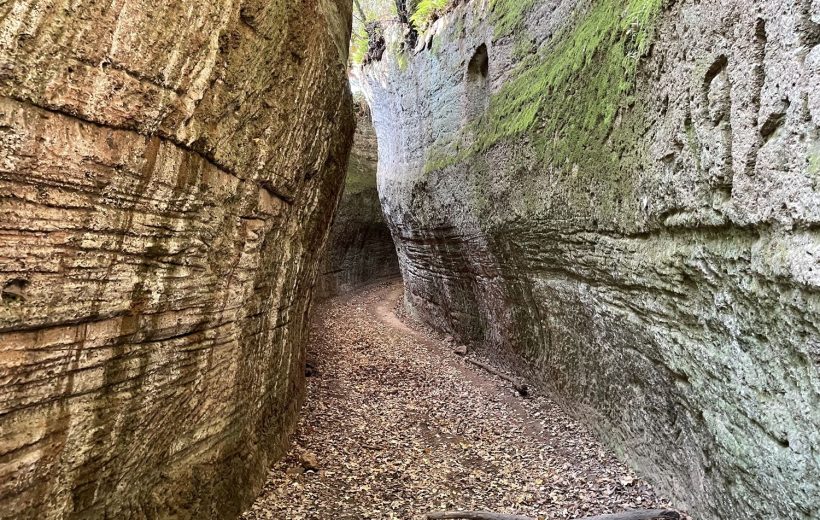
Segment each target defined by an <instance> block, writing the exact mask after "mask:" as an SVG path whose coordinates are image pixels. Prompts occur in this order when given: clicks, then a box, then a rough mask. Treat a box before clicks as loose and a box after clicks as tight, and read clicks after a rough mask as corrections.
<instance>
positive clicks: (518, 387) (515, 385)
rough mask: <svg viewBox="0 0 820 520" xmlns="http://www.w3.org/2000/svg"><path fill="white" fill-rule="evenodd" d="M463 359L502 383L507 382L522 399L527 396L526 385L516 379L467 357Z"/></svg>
mask: <svg viewBox="0 0 820 520" xmlns="http://www.w3.org/2000/svg"><path fill="white" fill-rule="evenodd" d="M464 359H466V360H467V361H468V362H470V363H472V364H473V365H475V366H477V367H480V368H483V369H484V370H486V371H487V372H489V373H491V374H494V375H497V376H498V377H500V378H501V379H503V380H504V381H507V382H509V383H511V384H512V385H513V388H515V391H516V392H518V393H519V394H521V396H522V397H526V396H528V395H529V389H528V388H527V385H525V384H524V383H523V382H522V381H521V380H519V379H516V378H514V377H512V376H508V375H507V374H505V373H504V372H501V371H500V370H496V369H495V368H493V367H491V366H490V365H487V364H485V363H482V362H481V361H478V360H476V359H473V358H469V357H465V358H464Z"/></svg>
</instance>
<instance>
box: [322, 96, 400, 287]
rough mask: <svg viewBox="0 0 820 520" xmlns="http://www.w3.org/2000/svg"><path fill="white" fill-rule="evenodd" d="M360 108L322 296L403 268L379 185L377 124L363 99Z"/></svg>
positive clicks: (326, 257) (325, 258) (327, 255)
mask: <svg viewBox="0 0 820 520" xmlns="http://www.w3.org/2000/svg"><path fill="white" fill-rule="evenodd" d="M356 114H357V115H356V134H355V138H354V140H353V149H352V150H351V154H350V162H349V165H348V172H347V180H346V181H345V188H344V192H343V194H342V199H341V201H340V202H339V209H338V210H337V212H336V216H335V219H334V221H333V226H332V227H331V231H330V238H329V239H328V242H327V246H326V250H325V254H324V255H323V260H322V264H321V266H320V274H319V281H318V284H317V291H316V292H317V297H319V298H328V297H331V296H335V295H339V294H344V293H349V292H351V291H353V290H355V289H357V288H359V287H362V286H364V285H367V284H368V283H372V282H374V281H377V280H381V279H387V278H392V277H398V276H399V274H400V273H399V262H398V257H397V256H396V247H395V245H394V244H393V237H392V236H391V234H390V229H389V228H388V227H387V223H386V222H385V220H384V215H383V214H382V209H381V203H380V202H379V193H378V191H377V189H376V166H377V163H378V145H377V141H376V130H375V128H373V120H372V118H371V115H370V109H369V108H368V106H367V104H366V103H364V101H361V102H359V103H357V104H356Z"/></svg>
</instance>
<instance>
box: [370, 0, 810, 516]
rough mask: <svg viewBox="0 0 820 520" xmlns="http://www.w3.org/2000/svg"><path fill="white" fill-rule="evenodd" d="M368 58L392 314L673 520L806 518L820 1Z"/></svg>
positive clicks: (659, 5) (541, 18) (564, 8)
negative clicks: (589, 441) (517, 396)
mask: <svg viewBox="0 0 820 520" xmlns="http://www.w3.org/2000/svg"><path fill="white" fill-rule="evenodd" d="M388 36H389V38H388V40H389V41H388V45H387V48H388V52H385V55H384V57H383V59H382V61H381V62H375V63H372V64H370V65H369V66H367V67H366V69H365V73H366V75H367V78H368V89H367V91H368V98H369V101H370V103H371V106H372V108H373V113H374V122H375V126H376V130H377V134H378V138H379V153H380V158H379V159H380V162H379V189H380V195H381V197H382V200H383V202H384V208H385V213H386V216H387V219H388V223H389V225H390V227H391V230H392V232H393V235H394V238H395V239H396V243H397V247H398V251H399V258H400V262H401V267H402V271H403V275H404V280H405V286H406V299H407V302H408V304H409V307H410V309H411V310H412V311H413V312H414V313H415V314H417V315H418V316H419V317H421V318H422V319H424V320H426V321H427V322H428V323H430V324H432V325H434V326H436V327H438V328H440V329H444V330H446V331H449V332H450V333H452V334H455V335H458V336H460V338H461V340H463V341H466V340H472V341H474V342H475V343H477V344H483V345H485V346H486V348H487V349H488V351H489V352H491V353H493V354H494V355H496V356H498V357H502V356H504V357H511V358H514V357H517V358H520V359H523V360H524V363H523V364H524V366H525V368H526V369H527V370H530V371H531V372H532V373H533V374H534V375H535V377H537V378H539V379H540V380H541V381H542V382H543V383H544V385H545V386H547V387H549V388H550V389H551V390H552V391H553V392H554V393H555V394H556V395H559V396H561V397H562V398H563V399H564V400H565V401H566V403H567V405H568V409H570V410H572V411H574V412H575V413H577V414H578V416H579V417H580V418H581V419H583V420H584V421H586V422H587V423H588V424H590V425H591V426H592V427H593V428H595V429H596V430H597V431H598V433H599V434H600V436H601V437H603V438H604V439H605V440H606V441H608V442H609V444H611V445H612V446H614V447H615V448H616V450H617V451H618V452H619V453H620V454H621V455H622V456H623V457H624V458H625V459H627V461H628V462H629V463H630V464H632V465H633V466H634V467H635V468H637V469H638V470H639V471H640V472H641V473H642V474H643V475H646V476H648V477H649V478H650V479H651V480H652V481H654V483H655V484H657V485H658V486H659V488H660V489H663V490H665V492H666V493H668V494H670V495H671V496H673V497H675V498H676V500H677V501H678V503H679V504H680V505H682V506H684V507H687V508H691V512H692V516H693V518H698V519H701V520H710V519H711V520H742V519H747V518H756V519H771V520H775V519H777V520H782V519H799V520H804V519H808V518H818V517H820V488H819V487H818V483H820V451H819V450H820V234H818V229H820V2H817V1H816V0H813V1H811V0H765V1H757V2H752V1H745V0H731V1H722V2H699V1H694V0H678V1H674V2H673V1H662V0H527V1H520V2H519V1H517V0H515V1H514V0H492V1H491V0H473V1H471V2H469V3H466V4H462V5H461V6H460V7H458V8H456V9H455V10H454V11H452V12H451V13H449V14H447V15H445V16H444V17H443V18H441V19H440V20H438V21H437V22H436V23H435V24H433V26H432V27H431V28H429V29H427V30H426V31H425V32H424V33H423V34H421V35H420V36H419V43H418V45H417V47H416V48H415V49H408V50H407V51H406V52H402V51H401V48H402V44H403V43H404V42H402V40H401V35H400V34H397V33H392V34H388ZM485 53H486V57H487V60H488V66H487V77H486V78H484V74H483V73H482V67H481V66H479V67H476V64H481V63H483V61H484V56H485Z"/></svg>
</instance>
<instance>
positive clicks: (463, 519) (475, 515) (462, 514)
mask: <svg viewBox="0 0 820 520" xmlns="http://www.w3.org/2000/svg"><path fill="white" fill-rule="evenodd" d="M426 516H427V519H428V520H446V519H449V520H537V519H535V518H532V517H529V516H521V515H505V514H501V513H489V512H484V511H440V512H436V513H427V515H426ZM576 520H680V513H678V512H677V511H672V510H670V509H636V510H633V511H624V512H622V513H613V514H609V515H599V516H588V517H585V518H578V519H576Z"/></svg>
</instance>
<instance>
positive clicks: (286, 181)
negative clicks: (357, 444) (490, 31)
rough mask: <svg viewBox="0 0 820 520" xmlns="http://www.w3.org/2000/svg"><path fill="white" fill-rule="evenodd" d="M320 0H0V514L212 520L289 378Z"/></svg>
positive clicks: (332, 105) (340, 135)
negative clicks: (304, 0)
mask: <svg viewBox="0 0 820 520" xmlns="http://www.w3.org/2000/svg"><path fill="white" fill-rule="evenodd" d="M350 16H351V13H350V5H349V2H344V1H341V0H311V1H306V2H298V3H294V2H284V1H283V0H274V1H268V0H266V1H262V0H245V1H242V2H231V1H227V2H194V1H189V0H179V1H174V2H167V1H156V0H124V1H119V2H113V3H112V2H102V1H97V0H84V1H80V2H68V1H62V0H49V1H37V2H35V1H25V0H13V1H11V2H5V3H3V4H2V5H0V288H2V296H0V518H9V519H11V518H14V519H18V520H21V519H35V518H36V519H38V520H39V519H49V518H77V519H79V518H180V519H182V518H219V519H223V518H232V517H234V516H236V515H237V514H238V513H239V512H240V511H241V509H242V508H243V507H244V506H245V505H246V504H247V503H248V502H249V500H250V499H251V498H252V497H253V496H254V495H255V493H256V492H257V491H258V489H259V487H260V486H261V484H262V482H263V479H264V475H265V472H266V469H267V468H268V466H269V464H270V463H271V461H272V460H273V459H274V458H275V457H276V456H277V455H278V454H279V453H280V451H281V448H282V447H283V444H284V443H285V441H286V438H287V434H288V433H289V431H290V429H291V427H292V426H293V424H294V421H295V416H296V414H297V410H298V408H299V405H300V402H301V398H302V393H303V378H304V368H303V364H304V354H303V346H304V341H305V339H306V337H305V336H306V327H305V325H306V324H305V316H306V314H307V311H308V309H307V306H308V302H309V300H310V296H309V294H310V287H312V285H313V283H314V279H315V276H316V271H317V265H318V260H319V259H318V254H317V252H318V251H319V250H320V248H321V247H322V245H323V243H324V241H325V239H326V236H327V229H328V226H329V222H330V219H331V216H332V213H333V211H334V209H335V205H336V201H337V199H338V196H339V194H340V190H341V183H342V179H343V178H344V168H345V167H346V164H347V159H348V151H349V145H350V139H351V136H352V132H353V125H354V120H353V111H352V109H351V101H350V94H349V89H348V86H347V78H346V61H347V45H348V40H349V36H350Z"/></svg>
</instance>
